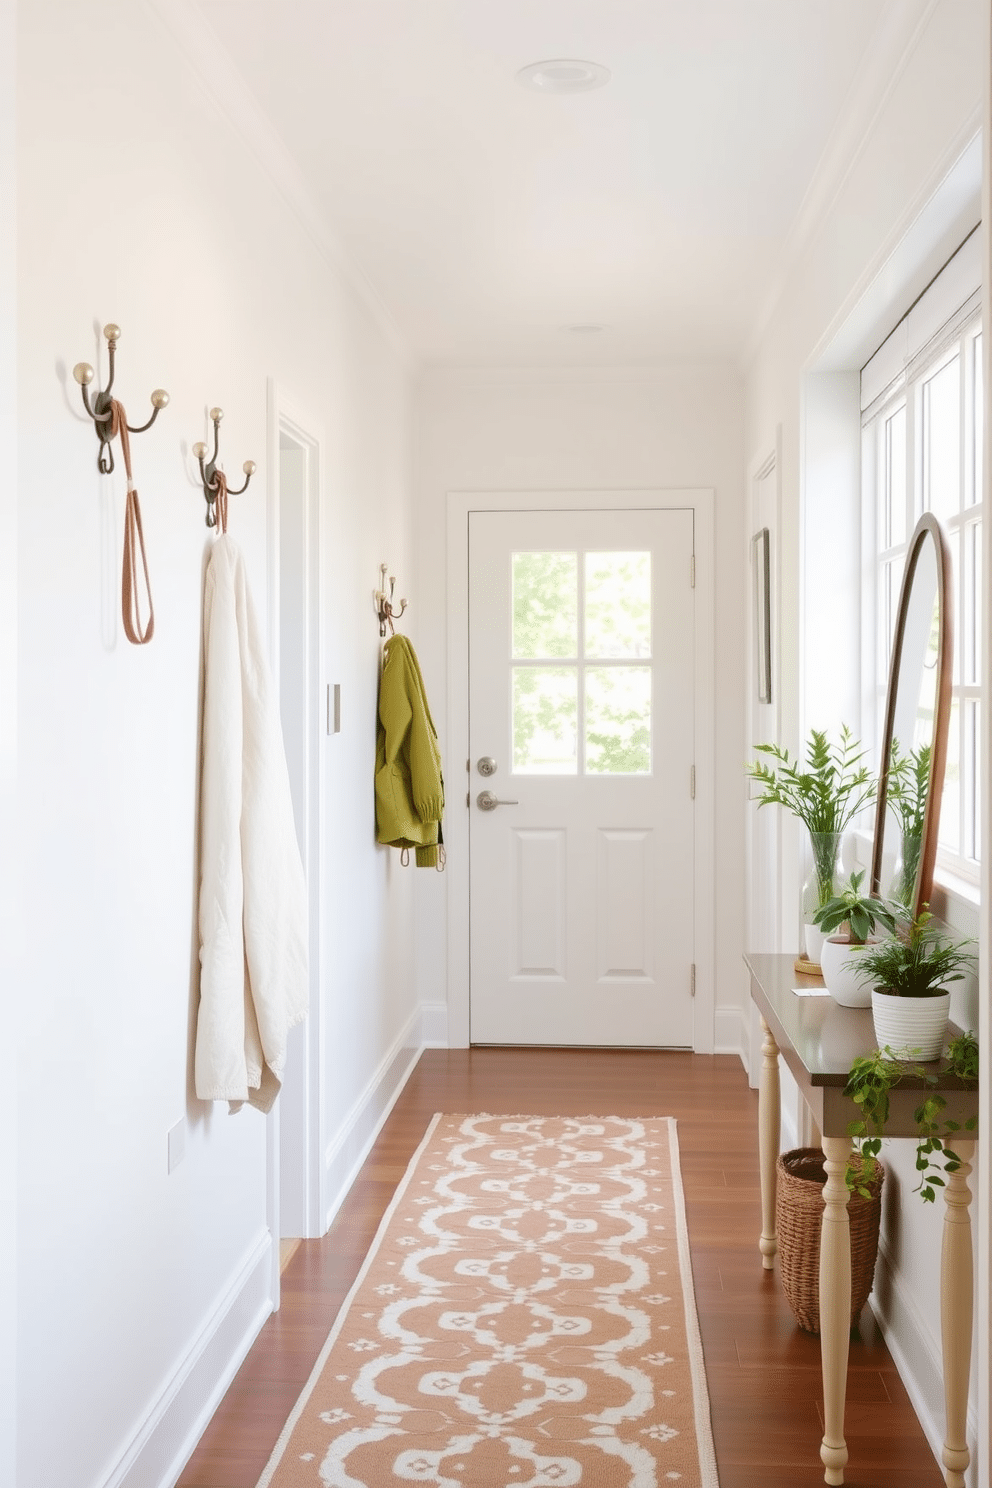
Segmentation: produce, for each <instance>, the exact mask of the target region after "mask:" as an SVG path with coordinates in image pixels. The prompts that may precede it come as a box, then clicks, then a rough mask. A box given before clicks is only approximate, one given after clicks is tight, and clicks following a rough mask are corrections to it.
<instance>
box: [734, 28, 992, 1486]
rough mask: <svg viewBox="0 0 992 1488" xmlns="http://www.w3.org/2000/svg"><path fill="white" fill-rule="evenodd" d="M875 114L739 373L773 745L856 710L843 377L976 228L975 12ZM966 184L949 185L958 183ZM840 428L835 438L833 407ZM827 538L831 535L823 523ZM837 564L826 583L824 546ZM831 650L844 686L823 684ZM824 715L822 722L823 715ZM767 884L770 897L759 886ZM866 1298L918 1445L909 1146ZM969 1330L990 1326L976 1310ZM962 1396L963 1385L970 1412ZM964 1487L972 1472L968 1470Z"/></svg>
mask: <svg viewBox="0 0 992 1488" xmlns="http://www.w3.org/2000/svg"><path fill="white" fill-rule="evenodd" d="M916 8H917V10H918V11H919V14H920V17H921V26H920V29H919V30H918V32H917V33H916V35H915V37H914V40H913V45H912V46H911V47H910V49H909V50H908V52H907V53H906V55H905V56H904V57H903V59H902V62H901V64H900V65H899V66H896V67H894V68H893V69H892V73H891V77H890V79H889V86H888V89H887V91H886V92H885V94H884V95H883V96H882V98H881V99H880V100H877V101H876V105H877V106H876V108H875V111H874V112H872V113H871V114H870V115H868V116H866V118H865V121H864V125H865V127H864V137H863V143H862V144H861V147H860V149H859V151H858V153H857V154H856V156H855V158H854V159H853V160H852V161H850V163H849V166H848V168H847V170H846V171H845V172H844V173H843V174H842V177H841V179H840V181H839V185H838V187H837V190H836V192H835V194H834V196H833V198H832V200H831V201H830V202H829V204H828V205H827V206H826V207H825V208H824V210H823V212H822V214H821V217H820V219H819V220H818V221H817V223H816V225H815V231H814V232H811V233H810V235H809V237H808V240H807V246H806V248H805V250H804V251H803V252H802V253H800V254H798V255H797V256H796V257H795V259H794V260H793V261H792V263H791V264H790V267H789V272H788V274H787V275H786V276H785V277H784V279H783V281H782V284H781V286H780V288H781V294H780V298H779V300H778V303H777V305H776V307H775V310H774V313H773V314H772V316H771V318H770V320H769V321H768V324H767V326H766V329H765V332H764V335H763V337H762V340H761V343H760V345H759V347H758V349H757V352H756V355H755V357H754V360H753V363H752V365H751V366H750V368H749V371H748V376H747V382H746V434H745V440H746V449H747V455H748V458H749V459H752V460H754V459H758V458H760V457H761V456H762V454H763V453H764V451H765V449H766V448H767V447H768V444H769V441H770V440H772V439H773V437H774V434H775V431H776V430H780V437H781V447H782V451H783V483H782V491H783V501H782V532H781V535H780V536H781V542H780V551H781V552H782V554H783V558H782V565H781V569H780V573H779V582H780V587H781V596H780V599H781V617H782V618H781V625H782V637H781V640H782V669H783V716H782V730H783V742H785V743H786V744H788V745H789V747H790V748H795V747H797V745H798V744H799V742H800V741H801V739H802V738H803V737H805V734H806V732H807V730H808V728H809V727H810V726H812V725H815V726H818V727H823V726H827V727H830V728H835V727H836V726H837V725H838V724H839V723H840V722H841V720H842V719H844V720H846V721H847V722H849V723H850V724H851V725H852V727H854V728H855V729H857V730H859V731H863V732H864V733H865V737H867V736H868V732H869V731H870V729H871V726H872V720H871V719H862V718H860V717H857V716H854V715H855V714H856V713H857V711H858V687H857V674H856V668H857V662H858V657H859V653H860V637H859V633H858V619H859V616H860V567H859V543H858V517H857V502H858V479H859V476H858V461H857V422H858V420H857V403H856V399H855V396H854V390H855V389H856V383H857V373H858V371H859V369H860V367H861V365H862V364H863V362H864V361H865V360H866V359H867V356H868V355H870V353H871V352H872V351H873V350H874V347H875V346H876V345H877V344H878V343H879V342H880V341H881V340H882V339H883V338H884V336H885V335H886V334H887V333H888V332H889V330H891V328H892V327H893V325H894V324H895V323H896V321H897V320H898V319H899V317H900V315H901V314H902V313H903V312H904V311H905V310H906V309H908V307H909V305H910V304H911V303H912V301H913V300H914V299H915V297H916V295H917V294H918V293H919V292H920V291H921V290H922V289H923V288H924V287H925V285H926V283H927V282H928V281H929V279H930V278H931V277H932V276H933V274H934V273H935V272H936V271H937V269H938V268H939V267H940V265H941V264H942V263H943V262H944V261H945V259H946V258H947V257H948V256H949V254H950V253H951V251H953V249H954V248H955V247H956V246H957V244H958V243H959V242H960V241H961V239H962V238H963V237H964V236H965V234H966V232H967V231H969V230H970V229H971V228H972V227H973V226H974V224H975V222H976V221H977V220H978V216H979V202H978V178H977V175H976V174H975V173H974V171H972V170H971V166H970V164H969V162H970V161H972V160H973V159H975V158H976V157H975V155H974V154H972V155H970V156H969V157H968V161H967V162H966V163H965V165H963V166H962V167H961V168H960V169H959V170H958V171H957V172H956V173H955V172H954V169H953V168H954V166H955V163H956V162H958V161H959V160H960V158H961V156H962V152H964V151H965V149H966V147H967V145H968V143H969V141H970V140H971V139H972V138H973V137H974V135H975V133H976V130H977V128H978V125H979V122H980V118H981V105H982V99H983V87H984V68H983V64H984V62H985V57H986V53H985V51H984V49H983V46H982V38H983V34H984V21H985V14H984V13H985V10H986V8H987V7H986V6H985V5H984V4H983V3H981V0H936V3H934V4H931V5H926V6H917V7H916ZM962 183H963V184H962ZM845 407H846V408H847V410H848V417H849V420H850V424H851V428H850V431H849V435H848V436H845V433H844V410H845ZM832 531H833V536H831V532H832ZM845 545H847V546H848V548H849V552H850V563H849V565H848V573H847V580H846V595H847V598H846V603H847V606H848V607H849V611H847V612H846V611H845V593H844V585H843V583H841V584H840V585H839V584H838V579H837V572H838V570H837V568H836V566H828V560H830V559H836V557H837V551H838V548H840V549H841V552H843V549H844V547H845ZM834 647H836V649H837V652H838V662H839V664H840V665H841V666H843V667H850V668H851V669H852V670H851V673H850V675H849V676H848V677H847V678H844V677H842V676H841V677H836V678H829V677H827V676H825V675H824V669H825V668H827V667H829V666H830V665H831V661H830V658H831V650H832V648H834ZM828 715H829V716H828ZM784 842H785V852H784V860H785V889H786V891H787V892H788V891H789V889H790V886H791V890H792V892H793V893H794V894H796V895H797V894H798V886H799V882H800V878H801V874H800V867H799V862H798V858H799V851H800V841H799V834H798V833H793V834H791V835H789V836H787V837H786V838H785V839H784ZM770 887H772V891H773V886H770ZM886 1155H887V1159H888V1161H889V1164H890V1178H889V1182H888V1185H887V1197H886V1203H885V1219H884V1226H883V1238H882V1251H883V1258H882V1262H881V1264H880V1269H879V1272H878V1279H877V1282H876V1302H877V1305H878V1307H879V1308H880V1310H881V1311H882V1312H883V1314H884V1319H885V1326H886V1331H887V1336H888V1339H889V1343H890V1347H891V1348H892V1351H893V1354H894V1356H895V1357H896V1359H897V1360H898V1362H899V1364H900V1368H901V1372H902V1373H903V1377H904V1379H905V1380H906V1383H907V1385H908V1387H909V1389H910V1391H911V1393H912V1394H913V1396H914V1399H915V1401H916V1403H917V1406H918V1409H919V1410H920V1411H921V1416H922V1419H923V1420H924V1424H925V1425H926V1426H927V1428H928V1430H929V1431H930V1435H931V1440H933V1441H936V1440H938V1439H939V1438H940V1433H941V1431H942V1414H943V1409H942V1394H941V1388H940V1378H939V1363H938V1360H939V1337H940V1328H939V1317H938V1306H937V1296H938V1291H939V1287H938V1281H937V1254H936V1252H937V1249H938V1246H939V1242H938V1238H937V1228H938V1226H939V1219H940V1216H939V1214H938V1215H934V1214H933V1213H931V1212H926V1211H924V1210H923V1208H922V1205H921V1204H920V1201H919V1199H918V1198H916V1197H914V1196H912V1194H911V1192H910V1191H911V1189H912V1188H913V1187H915V1183H916V1175H915V1173H914V1172H913V1167H912V1152H911V1150H910V1149H909V1147H908V1144H890V1149H889V1151H888V1153H887V1154H886ZM979 1326H980V1327H981V1328H983V1329H985V1330H986V1331H987V1326H988V1325H987V1320H985V1319H982V1320H981V1321H980V1324H979ZM976 1399H977V1395H976V1390H975V1389H974V1388H973V1391H972V1400H973V1404H974V1402H975V1401H976ZM969 1481H973V1482H977V1477H976V1476H975V1470H974V1469H973V1472H972V1477H971V1479H970V1480H969Z"/></svg>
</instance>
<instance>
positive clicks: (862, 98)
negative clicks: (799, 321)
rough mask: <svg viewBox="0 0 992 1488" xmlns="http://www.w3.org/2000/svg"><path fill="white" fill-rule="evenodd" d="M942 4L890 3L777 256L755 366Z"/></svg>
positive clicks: (755, 336) (749, 347)
mask: <svg viewBox="0 0 992 1488" xmlns="http://www.w3.org/2000/svg"><path fill="white" fill-rule="evenodd" d="M940 4H941V0H887V3H886V6H885V8H884V10H883V11H882V14H881V15H880V16H879V19H878V22H877V24H876V26H875V29H874V31H873V32H872V36H871V40H870V41H869V43H868V47H867V49H866V51H865V54H864V56H863V58H862V60H861V63H860V66H859V67H858V70H857V72H856V74H855V77H854V81H853V82H852V84H851V86H850V88H849V89H848V92H847V96H846V98H845V99H844V103H843V105H842V107H841V109H840V112H839V114H838V116H837V121H836V123H835V124H834V127H833V129H832V131H831V133H830V136H829V138H828V140H827V143H826V145H825V147H824V149H823V153H822V154H821V156H820V159H819V161H818V162H817V166H816V170H815V171H814V172H813V175H812V177H811V179H810V183H809V186H808V187H807V188H806V192H805V195H804V196H803V199H802V202H801V203H800V206H799V211H798V212H797V213H796V216H795V218H794V219H793V223H792V226H791V227H790V229H789V232H788V234H787V235H786V239H785V243H784V244H783V247H782V250H781V253H780V255H779V260H778V264H777V266H776V270H775V274H774V277H773V280H772V285H771V288H770V290H769V292H768V294H767V296H766V297H765V300H764V303H763V305H762V307H761V310H760V312H759V314H758V317H757V319H756V321H755V323H754V325H753V327H752V329H751V332H750V335H749V336H748V338H747V341H746V343H745V346H744V349H743V355H742V365H743V366H744V367H745V368H746V367H749V366H750V365H751V363H752V362H753V360H754V358H755V356H756V355H757V352H758V349H759V347H760V345H761V342H762V340H763V339H764V335H765V332H766V331H767V329H768V327H769V324H770V323H771V320H772V317H773V316H774V314H775V311H776V309H777V308H778V305H779V303H780V301H781V299H782V297H783V295H784V293H785V289H786V285H787V284H788V282H789V279H790V278H791V276H792V274H793V272H794V271H795V269H796V267H797V266H798V264H799V263H800V261H801V260H802V257H803V255H804V254H805V253H806V251H807V250H808V248H809V246H810V244H811V243H812V242H813V241H814V240H815V239H816V237H817V235H818V233H819V232H820V230H821V228H822V226H823V223H824V222H825V221H826V220H827V218H828V217H829V215H830V212H831V210H832V209H833V207H834V205H835V203H836V201H837V199H838V197H839V196H840V194H841V192H842V191H843V189H844V185H845V183H846V182H847V180H848V178H849V177H850V175H851V172H852V171H853V170H854V167H855V166H856V165H857V163H858V161H859V160H860V158H861V156H862V154H863V153H864V151H865V148H866V147H867V145H868V143H869V141H870V139H871V137H872V135H873V134H874V132H875V129H876V127H877V125H878V121H879V119H880V117H881V115H882V114H883V113H884V111H885V108H886V106H887V104H888V102H889V99H890V98H891V96H892V94H893V92H894V91H895V88H896V86H897V84H898V83H899V80H900V78H901V77H902V75H903V73H904V72H905V70H906V67H907V66H908V65H909V61H910V59H911V57H912V56H913V53H914V52H915V51H916V48H917V46H918V45H919V43H920V40H921V38H922V36H923V34H924V32H925V31H926V29H927V26H928V25H929V24H930V20H931V18H932V17H933V14H934V12H935V11H936V10H937V8H938V6H939V5H940Z"/></svg>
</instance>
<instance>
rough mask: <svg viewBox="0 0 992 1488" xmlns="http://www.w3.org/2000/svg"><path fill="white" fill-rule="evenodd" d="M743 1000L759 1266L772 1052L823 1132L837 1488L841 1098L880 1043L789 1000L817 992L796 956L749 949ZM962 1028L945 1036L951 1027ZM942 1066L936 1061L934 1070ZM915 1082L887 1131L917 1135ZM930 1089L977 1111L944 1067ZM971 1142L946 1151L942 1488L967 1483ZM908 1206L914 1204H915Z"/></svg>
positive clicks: (847, 1297) (823, 1293)
mask: <svg viewBox="0 0 992 1488" xmlns="http://www.w3.org/2000/svg"><path fill="white" fill-rule="evenodd" d="M744 960H745V963H746V965H747V968H748V971H749V972H750V974H751V995H752V997H753V998H754V1001H755V1004H756V1006H757V1008H758V1012H759V1013H760V1015H761V1027H762V1030H763V1034H764V1042H763V1044H762V1068H761V1083H760V1087H759V1093H758V1152H759V1164H760V1170H761V1239H760V1241H759V1248H760V1250H761V1257H762V1263H763V1265H764V1266H765V1267H766V1268H767V1269H771V1268H772V1267H773V1266H774V1264H775V1259H774V1258H775V1252H776V1249H777V1244H776V1237H775V1164H776V1160H777V1158H778V1151H779V1131H780V1121H781V1109H780V1096H779V1056H781V1058H782V1059H784V1060H785V1063H786V1065H787V1066H788V1068H789V1070H790V1071H791V1073H792V1075H793V1077H794V1079H795V1081H796V1084H797V1085H798V1087H799V1090H800V1092H801V1094H802V1096H803V1099H804V1100H805V1102H806V1104H807V1106H808V1108H809V1110H810V1113H811V1115H812V1117H813V1121H814V1123H815V1125H816V1127H817V1131H818V1133H819V1136H820V1142H821V1144H822V1147H823V1154H824V1157H825V1159H826V1163H825V1166H826V1173H827V1181H826V1184H825V1186H824V1190H823V1222H822V1229H821V1232H820V1353H821V1361H822V1369H823V1418H824V1426H825V1429H824V1433H823V1442H822V1444H821V1446H820V1458H821V1460H822V1462H823V1466H824V1481H825V1482H827V1483H830V1484H841V1483H843V1481H844V1467H845V1465H846V1463H847V1444H846V1442H845V1440H844V1397H845V1393H846V1385H847V1360H848V1349H849V1343H850V1336H849V1335H850V1313H851V1244H850V1224H849V1220H848V1213H847V1202H848V1190H847V1184H846V1182H845V1178H844V1174H845V1171H846V1168H847V1160H848V1156H849V1154H850V1152H851V1147H852V1142H851V1139H850V1137H849V1136H848V1135H847V1129H848V1126H849V1125H850V1123H851V1122H852V1121H856V1120H857V1119H858V1116H859V1112H858V1107H857V1106H856V1105H855V1104H854V1102H853V1101H851V1100H850V1099H847V1098H846V1097H845V1096H844V1093H843V1092H844V1086H845V1085H846V1083H847V1075H848V1071H849V1069H850V1067H851V1064H852V1062H853V1061H854V1059H856V1058H857V1057H858V1055H860V1054H866V1053H867V1052H868V1051H869V1050H871V1049H874V1048H875V1047H876V1044H875V1033H874V1028H873V1025H872V1018H871V1011H870V1010H869V1009H864V1010H862V1009H858V1008H844V1007H840V1006H839V1004H837V1003H836V1002H834V1000H833V998H832V997H802V996H797V995H796V993H795V991H794V988H796V987H811V986H822V983H821V982H820V979H819V978H818V977H804V976H800V975H798V974H797V973H796V971H795V965H794V958H793V957H792V956H784V955H766V954H760V955H759V954H747V955H745V957H744ZM957 1031H959V1030H952V1032H957ZM937 1068H938V1071H940V1066H937ZM923 1088H924V1086H923V1082H922V1081H921V1080H920V1079H919V1078H916V1079H915V1080H914V1079H910V1078H907V1079H906V1081H905V1082H904V1083H903V1084H901V1085H900V1086H899V1087H898V1088H897V1089H896V1090H894V1091H893V1092H892V1098H891V1106H890V1117H889V1122H888V1126H887V1128H886V1131H887V1134H888V1135H890V1136H894V1137H911V1136H915V1135H916V1124H915V1122H914V1121H913V1111H914V1109H915V1107H916V1106H918V1105H919V1103H920V1098H921V1097H920V1091H921V1090H922V1089H923ZM934 1088H935V1089H936V1090H938V1091H939V1092H940V1094H941V1095H943V1096H944V1099H945V1100H946V1101H947V1109H946V1111H945V1113H944V1114H945V1115H946V1116H947V1117H948V1118H950V1119H951V1120H954V1121H960V1122H962V1123H963V1122H964V1121H967V1120H969V1119H970V1118H971V1117H972V1116H977V1114H978V1092H977V1091H976V1090H974V1089H969V1088H967V1087H965V1086H964V1085H963V1084H962V1082H961V1081H960V1080H958V1079H957V1078H956V1077H955V1076H953V1075H951V1074H949V1073H947V1072H946V1069H945V1070H943V1071H940V1073H939V1075H938V1081H937V1085H936V1087H934ZM974 1145H975V1144H974V1140H973V1139H971V1138H969V1139H968V1140H964V1139H958V1140H956V1141H955V1143H954V1150H955V1151H956V1152H957V1154H958V1156H959V1157H960V1159H961V1166H960V1168H959V1169H958V1171H957V1172H956V1173H955V1174H952V1175H949V1176H948V1178H947V1186H946V1187H945V1189H944V1203H945V1211H944V1238H943V1245H942V1249H941V1272H940V1277H941V1292H940V1296H941V1342H942V1347H943V1363H944V1402H945V1406H946V1413H947V1424H946V1436H945V1443H944V1450H943V1462H944V1480H945V1482H946V1483H947V1485H948V1488H964V1485H965V1479H964V1474H965V1472H966V1470H967V1468H968V1464H969V1462H970V1454H969V1451H968V1440H967V1410H968V1376H969V1371H970V1368H971V1330H972V1306H973V1275H972V1272H973V1262H972V1245H971V1214H970V1208H969V1206H970V1203H971V1192H970V1190H969V1187H968V1175H969V1174H970V1172H971V1159H972V1157H973V1155H974ZM913 1202H914V1203H915V1202H916V1200H915V1199H914V1201H913Z"/></svg>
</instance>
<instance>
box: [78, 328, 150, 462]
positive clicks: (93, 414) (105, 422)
mask: <svg viewBox="0 0 992 1488" xmlns="http://www.w3.org/2000/svg"><path fill="white" fill-rule="evenodd" d="M103 334H104V335H105V336H106V338H107V354H108V356H109V358H110V377H109V380H108V382H107V386H106V387H105V388H104V389H103V391H102V392H100V391H99V390H98V391H97V393H96V395H95V396H94V397H93V398H92V399H91V398H90V395H89V391H88V389H89V385H90V383H91V382H92V381H93V378H94V376H95V375H96V374H95V373H94V371H93V368H92V367H91V366H90V364H89V362H77V363H76V365H75V366H74V367H73V369H72V375H73V377H74V378H75V379H76V381H77V382H78V383H79V386H80V388H81V389H82V393H83V407H84V408H85V409H86V412H87V413H88V414H89V416H90V418H91V419H92V420H93V423H94V425H95V427H96V434H97V438H98V439H99V441H100V449H99V453H98V455H97V464H98V465H99V467H100V470H101V471H102V472H103V474H104V475H109V474H110V472H111V471H112V470H113V468H114V452H113V450H112V449H111V447H110V441H111V439H112V438H113V434H114V430H113V409H112V408H111V404H112V403H113V401H114V400H113V398H112V397H111V395H110V391H111V388H112V387H113V385H114V358H115V357H116V355H117V343H118V341H119V340H120V335H121V328H120V326H118V325H113V324H111V325H105V326H104V328H103ZM151 401H152V416H151V418H150V419H149V420H148V422H147V424H139V425H137V426H135V425H133V424H127V425H125V427H126V428H127V430H128V432H129V433H131V434H143V433H144V432H145V430H146V429H150V428H151V426H152V424H153V423H154V422H155V420H156V419H157V418H158V416H159V413H160V412H161V410H162V409H163V408H165V406H166V405H167V403H168V401H169V395H168V393H167V392H166V391H165V388H156V389H155V391H154V392H153V393H152V400H151Z"/></svg>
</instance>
